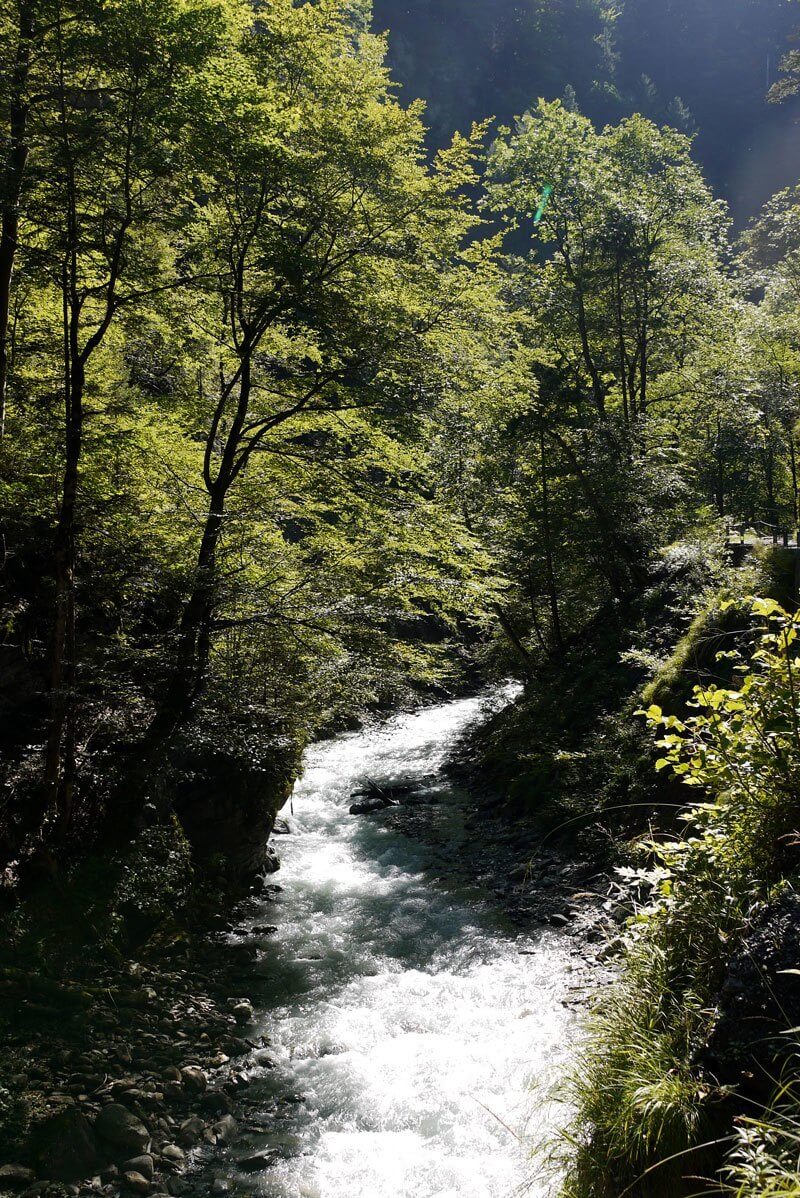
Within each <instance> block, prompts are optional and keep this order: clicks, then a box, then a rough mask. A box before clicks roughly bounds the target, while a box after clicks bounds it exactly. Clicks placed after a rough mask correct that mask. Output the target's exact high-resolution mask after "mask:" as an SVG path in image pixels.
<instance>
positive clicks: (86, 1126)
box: [30, 1107, 98, 1181]
mask: <svg viewBox="0 0 800 1198" xmlns="http://www.w3.org/2000/svg"><path fill="white" fill-rule="evenodd" d="M30 1145H31V1155H32V1157H33V1159H34V1160H35V1161H36V1164H37V1166H38V1172H39V1173H40V1174H41V1176H42V1177H47V1178H52V1179H53V1180H54V1181H73V1180H74V1179H75V1178H78V1177H83V1176H85V1175H86V1174H88V1173H90V1172H91V1170H92V1169H93V1168H94V1166H95V1164H96V1163H97V1159H98V1153H97V1143H96V1141H95V1137H94V1134H93V1132H92V1127H91V1124H90V1123H89V1121H88V1119H86V1117H85V1116H84V1115H82V1114H81V1112H80V1111H79V1110H78V1109H77V1108H76V1107H67V1108H66V1109H65V1110H63V1111H59V1112H58V1113H57V1114H55V1115H51V1116H50V1117H49V1118H47V1119H44V1120H42V1122H41V1123H39V1124H37V1125H36V1127H34V1128H33V1129H32V1132H31V1140H30Z"/></svg>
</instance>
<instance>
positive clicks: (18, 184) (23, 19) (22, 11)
mask: <svg viewBox="0 0 800 1198" xmlns="http://www.w3.org/2000/svg"><path fill="white" fill-rule="evenodd" d="M33 14H34V0H20V2H19V6H18V9H17V37H18V41H17V52H16V55H15V59H14V67H13V70H12V73H11V101H10V105H9V123H8V134H9V150H8V159H7V162H6V169H5V172H4V175H5V177H4V179H3V192H2V199H1V200H0V204H1V206H2V210H1V211H0V439H2V437H3V436H4V434H5V425H6V403H7V398H6V397H7V393H8V357H9V354H8V340H9V338H8V326H9V313H10V311H11V285H12V279H13V275H14V261H15V258H16V253H17V239H18V236H19V200H20V195H21V192H22V181H23V178H24V175H25V166H26V163H27V161H28V145H27V141H26V138H27V129H28V105H27V99H26V93H27V88H28V75H29V72H30V56H31V45H32V42H33Z"/></svg>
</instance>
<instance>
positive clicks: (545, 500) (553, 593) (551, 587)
mask: <svg viewBox="0 0 800 1198" xmlns="http://www.w3.org/2000/svg"><path fill="white" fill-rule="evenodd" d="M539 460H540V469H541V486H542V531H543V532H544V553H545V564H546V567H547V593H548V596H549V599H550V619H551V623H552V628H553V641H554V644H555V648H556V650H557V652H558V655H559V657H563V654H564V638H563V636H562V633H561V615H560V613H559V610H558V589H557V587H556V573H555V568H554V562H553V538H552V534H551V527H550V487H549V485H548V481H547V455H546V453H545V441H544V428H543V427H540V428H539Z"/></svg>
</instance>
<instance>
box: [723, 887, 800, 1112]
mask: <svg viewBox="0 0 800 1198" xmlns="http://www.w3.org/2000/svg"><path fill="white" fill-rule="evenodd" d="M797 969H800V895H796V894H787V895H784V896H783V897H782V898H781V899H779V900H778V901H777V902H776V903H773V904H772V905H771V906H769V907H766V908H765V909H764V910H763V911H762V912H761V914H760V916H759V918H758V919H757V921H756V922H755V923H754V925H753V927H752V929H751V930H750V932H749V933H748V935H747V937H746V939H745V941H744V943H743V944H742V945H741V946H740V948H739V950H738V951H737V952H736V954H735V955H734V956H733V958H732V959H731V962H730V964H729V966H728V972H727V976H726V978H725V981H724V982H723V985H722V988H721V990H720V995H719V1000H718V1018H717V1022H716V1025H715V1027H714V1031H713V1032H712V1034H711V1037H710V1040H709V1043H708V1046H707V1048H706V1050H705V1052H704V1054H703V1064H704V1065H706V1066H707V1067H708V1068H710V1069H711V1071H712V1072H713V1073H714V1074H715V1075H716V1076H717V1077H718V1078H719V1079H720V1080H721V1081H722V1082H725V1083H735V1084H736V1085H737V1086H739V1087H741V1086H746V1088H747V1089H748V1091H749V1092H750V1093H753V1092H755V1091H758V1090H759V1089H760V1088H761V1086H762V1085H763V1086H764V1087H765V1088H766V1090H767V1091H769V1090H770V1089H772V1088H774V1081H773V1080H772V1079H773V1078H774V1076H775V1072H774V1071H775V1068H776V1063H778V1066H777V1067H778V1070H779V1068H780V1066H779V1062H780V1060H781V1058H782V1057H785V1056H786V1054H787V1052H788V1051H789V1049H790V1047H791V1046H790V1044H789V1042H788V1041H787V1039H786V1037H785V1036H783V1035H782V1033H784V1032H785V1031H786V1030H787V1029H788V1028H791V1027H797V1026H798V1025H800V976H798V975H797V974H796V973H792V972H786V971H787V970H790V971H791V970H797Z"/></svg>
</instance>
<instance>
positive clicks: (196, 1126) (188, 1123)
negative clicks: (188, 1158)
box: [177, 1115, 206, 1148]
mask: <svg viewBox="0 0 800 1198" xmlns="http://www.w3.org/2000/svg"><path fill="white" fill-rule="evenodd" d="M205 1126H206V1125H205V1123H204V1122H203V1120H202V1119H201V1118H200V1117H199V1115H190V1116H189V1118H188V1119H184V1121H183V1123H182V1124H181V1125H180V1127H179V1128H178V1135H177V1140H178V1143H179V1144H181V1145H183V1147H184V1148H193V1147H194V1146H195V1144H196V1143H197V1142H198V1140H199V1139H200V1137H201V1136H202V1134H203V1132H204V1130H205Z"/></svg>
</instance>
